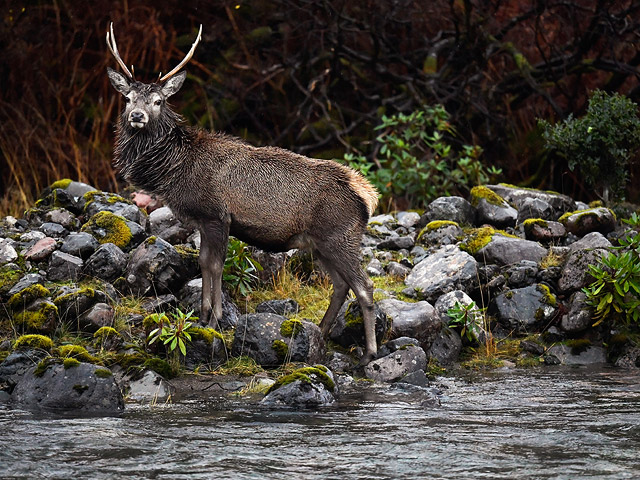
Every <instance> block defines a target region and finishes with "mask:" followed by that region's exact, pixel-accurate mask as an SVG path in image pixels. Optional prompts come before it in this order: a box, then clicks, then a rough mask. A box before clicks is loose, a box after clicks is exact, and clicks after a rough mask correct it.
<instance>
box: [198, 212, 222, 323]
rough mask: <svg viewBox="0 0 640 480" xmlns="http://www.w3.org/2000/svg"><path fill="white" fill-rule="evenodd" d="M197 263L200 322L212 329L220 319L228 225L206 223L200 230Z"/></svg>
mask: <svg viewBox="0 0 640 480" xmlns="http://www.w3.org/2000/svg"><path fill="white" fill-rule="evenodd" d="M200 235H201V244H200V255H199V257H198V262H199V263H200V269H201V271H202V310H201V317H200V319H201V321H202V322H205V323H207V324H208V325H209V326H210V327H212V328H216V329H217V328H218V327H219V323H218V322H219V321H220V320H221V319H222V269H223V268H224V260H225V256H226V254H227V244H228V243H229V224H228V223H225V222H215V223H208V224H206V225H203V226H201V228H200Z"/></svg>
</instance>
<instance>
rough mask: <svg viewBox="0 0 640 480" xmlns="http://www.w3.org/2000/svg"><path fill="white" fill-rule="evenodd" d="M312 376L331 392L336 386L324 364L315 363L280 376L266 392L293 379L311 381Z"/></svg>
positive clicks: (291, 381)
mask: <svg viewBox="0 0 640 480" xmlns="http://www.w3.org/2000/svg"><path fill="white" fill-rule="evenodd" d="M312 376H315V377H316V378H317V379H318V380H319V381H320V382H321V383H322V384H323V385H324V386H325V387H326V388H327V390H329V391H330V392H333V391H334V390H335V388H336V385H335V383H334V382H333V380H332V379H331V377H330V376H329V374H328V373H327V368H326V367H325V366H324V365H317V366H315V367H304V368H299V369H298V370H296V371H294V372H292V373H290V374H289V375H285V376H283V377H280V378H279V379H278V380H277V381H276V383H274V384H273V385H272V386H271V388H269V390H268V391H267V393H271V392H273V391H275V390H277V389H278V388H280V387H284V386H285V385H289V384H290V383H293V382H295V381H301V382H305V383H313V380H312V378H311V377H312Z"/></svg>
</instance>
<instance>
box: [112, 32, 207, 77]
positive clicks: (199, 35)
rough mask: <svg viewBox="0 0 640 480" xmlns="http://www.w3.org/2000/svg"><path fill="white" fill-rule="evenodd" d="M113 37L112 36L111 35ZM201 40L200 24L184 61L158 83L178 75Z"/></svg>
mask: <svg viewBox="0 0 640 480" xmlns="http://www.w3.org/2000/svg"><path fill="white" fill-rule="evenodd" d="M112 35H113V34H112ZM201 38H202V24H200V30H199V31H198V36H197V37H196V39H195V41H194V42H193V45H191V50H189V53H187V56H186V57H184V60H182V61H181V62H180V63H179V64H178V66H177V67H176V68H174V69H173V70H171V71H170V72H169V73H167V74H166V75H165V76H164V77H162V78H161V79H160V82H164V81H166V80H169V79H170V78H171V77H173V76H174V75H175V74H176V73H178V72H179V71H180V69H181V68H182V67H184V66H185V65H186V64H187V62H188V61H189V60H191V57H193V52H195V51H196V47H197V46H198V43H200V39H201Z"/></svg>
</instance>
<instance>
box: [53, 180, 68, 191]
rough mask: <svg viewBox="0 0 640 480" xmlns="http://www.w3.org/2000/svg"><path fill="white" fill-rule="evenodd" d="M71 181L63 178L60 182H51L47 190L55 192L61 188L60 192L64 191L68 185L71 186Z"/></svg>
mask: <svg viewBox="0 0 640 480" xmlns="http://www.w3.org/2000/svg"><path fill="white" fill-rule="evenodd" d="M71 182H72V180H71V179H70V178H63V179H61V180H58V181H56V182H53V183H52V184H51V185H49V188H50V189H51V190H55V189H56V188H61V189H62V190H66V189H67V188H68V187H69V185H71Z"/></svg>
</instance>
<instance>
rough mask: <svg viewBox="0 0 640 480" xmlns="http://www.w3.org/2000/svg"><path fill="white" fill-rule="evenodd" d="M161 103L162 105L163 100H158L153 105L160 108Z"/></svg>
mask: <svg viewBox="0 0 640 480" xmlns="http://www.w3.org/2000/svg"><path fill="white" fill-rule="evenodd" d="M161 103H162V100H156V101H155V102H153V104H154V105H157V106H160V104H161Z"/></svg>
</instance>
